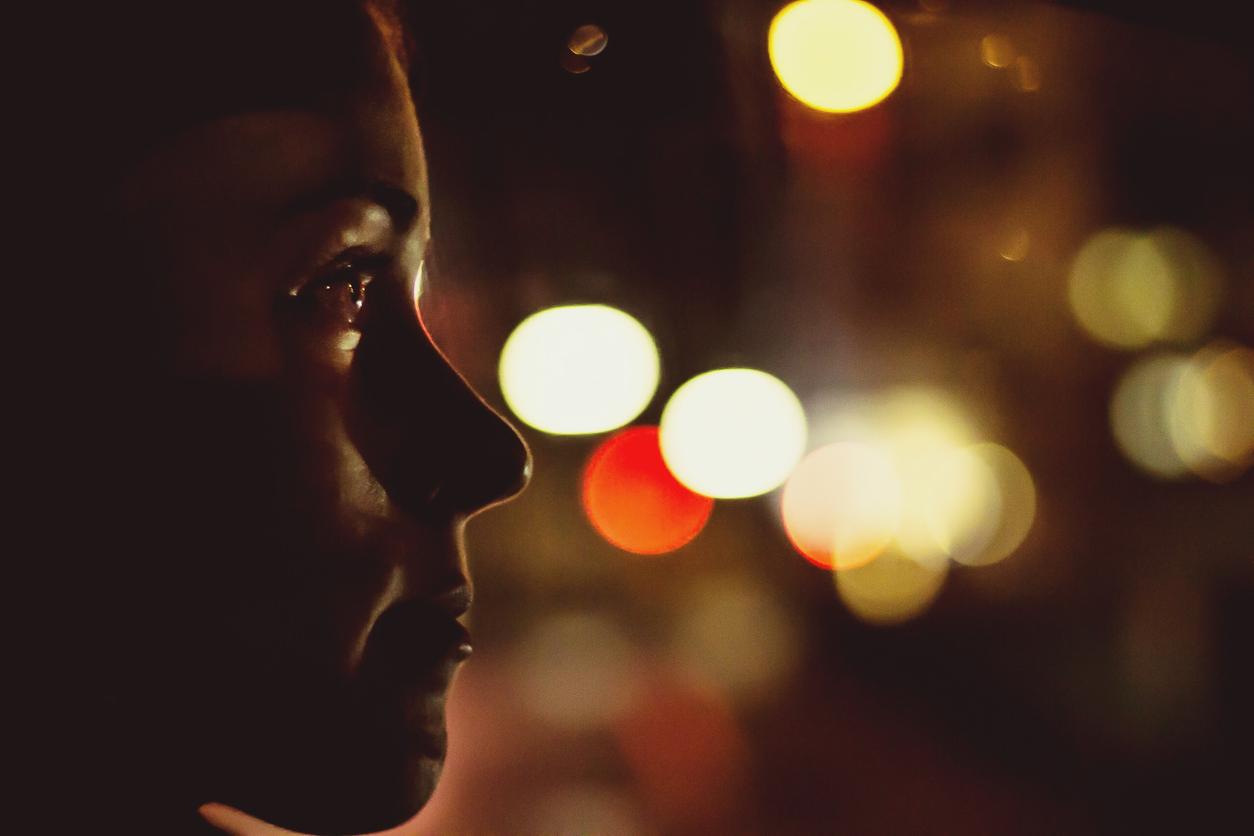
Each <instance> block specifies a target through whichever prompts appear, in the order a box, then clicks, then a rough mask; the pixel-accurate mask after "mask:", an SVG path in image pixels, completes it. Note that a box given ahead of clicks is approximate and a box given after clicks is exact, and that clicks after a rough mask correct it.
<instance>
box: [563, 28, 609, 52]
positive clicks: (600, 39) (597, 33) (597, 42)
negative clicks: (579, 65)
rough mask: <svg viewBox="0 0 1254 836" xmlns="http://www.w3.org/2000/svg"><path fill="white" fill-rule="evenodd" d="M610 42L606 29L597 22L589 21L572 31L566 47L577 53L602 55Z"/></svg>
mask: <svg viewBox="0 0 1254 836" xmlns="http://www.w3.org/2000/svg"><path fill="white" fill-rule="evenodd" d="M608 43H609V38H608V37H607V36H606V34H605V30H604V29H602V28H601V27H600V26H597V25H596V24H595V23H589V24H586V25H584V26H580V27H579V28H578V29H576V30H575V31H574V32H571V33H570V37H569V38H567V39H566V48H567V49H569V50H570V51H571V52H572V53H574V54H575V55H584V56H590V55H600V54H601V53H602V52H604V51H605V46H606V44H608Z"/></svg>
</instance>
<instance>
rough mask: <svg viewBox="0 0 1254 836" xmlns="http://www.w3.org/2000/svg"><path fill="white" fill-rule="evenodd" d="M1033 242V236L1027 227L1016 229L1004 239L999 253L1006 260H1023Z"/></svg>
mask: <svg viewBox="0 0 1254 836" xmlns="http://www.w3.org/2000/svg"><path fill="white" fill-rule="evenodd" d="M1031 244H1032V236H1031V235H1030V234H1029V233H1028V231H1027V230H1026V229H1016V230H1015V231H1014V232H1012V233H1010V234H1009V235H1007V236H1006V239H1005V240H1004V241H1002V244H1001V247H1000V248H999V249H998V251H997V254H998V255H1000V256H1001V257H1002V258H1004V259H1006V261H1022V260H1023V259H1024V257H1025V256H1026V255H1027V254H1028V249H1029V247H1030V246H1031Z"/></svg>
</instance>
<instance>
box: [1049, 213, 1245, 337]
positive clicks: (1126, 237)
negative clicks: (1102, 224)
mask: <svg viewBox="0 0 1254 836" xmlns="http://www.w3.org/2000/svg"><path fill="white" fill-rule="evenodd" d="M1222 290H1223V275H1222V271H1221V268H1220V266H1219V264H1218V262H1217V261H1216V260H1215V258H1214V257H1213V256H1212V255H1211V254H1210V252H1209V250H1208V249H1207V248H1206V246H1205V245H1204V244H1203V243H1202V242H1201V241H1199V240H1198V239H1197V238H1195V237H1194V236H1192V235H1190V234H1189V233H1187V232H1184V231H1183V230H1179V229H1174V228H1171V227H1162V228H1159V229H1155V230H1153V231H1152V232H1150V233H1139V232H1135V231H1132V230H1127V229H1106V230H1103V231H1101V232H1099V233H1097V234H1096V235H1094V236H1093V237H1092V238H1090V239H1089V240H1088V242H1086V243H1085V244H1084V246H1083V247H1082V248H1081V249H1080V251H1079V253H1078V254H1077V255H1076V257H1075V261H1074V262H1073V263H1072V266H1071V275H1070V281H1069V284H1068V296H1069V301H1070V303H1071V310H1072V312H1073V313H1074V314H1075V317H1076V320H1077V321H1078V322H1079V323H1080V325H1081V326H1082V327H1083V328H1084V330H1085V331H1087V332H1088V334H1089V335H1090V336H1091V337H1093V338H1094V339H1095V340H1097V341H1098V342H1100V343H1103V344H1105V345H1108V346H1112V347H1115V348H1123V349H1133V348H1141V347H1144V346H1147V345H1149V344H1150V343H1152V342H1156V341H1161V342H1170V343H1187V342H1190V341H1193V340H1196V339H1198V338H1199V337H1201V336H1202V335H1203V334H1205V332H1206V330H1207V329H1208V328H1209V327H1210V325H1211V322H1212V321H1213V319H1214V316H1215V313H1216V311H1217V310H1218V307H1219V302H1220V299H1221V296H1222Z"/></svg>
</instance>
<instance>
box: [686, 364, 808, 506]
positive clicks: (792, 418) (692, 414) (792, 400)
mask: <svg viewBox="0 0 1254 836" xmlns="http://www.w3.org/2000/svg"><path fill="white" fill-rule="evenodd" d="M805 441H806V418H805V412H804V411H803V410H802V408H801V402H800V401H798V400H797V396H796V395H794V394H793V393H792V390H791V389H789V388H788V387H787V386H786V385H785V384H784V383H783V382H782V381H781V380H779V379H778V378H776V377H772V376H771V375H769V374H767V373H766V372H760V371H756V370H754V369H719V370H717V371H712V372H706V373H705V374H701V375H697V376H696V377H694V378H693V379H691V380H689V381H688V382H687V383H685V384H684V385H683V386H681V387H679V389H678V390H676V392H675V394H674V395H672V396H671V399H670V401H669V402H668V403H667V404H666V408H665V409H664V410H663V412H662V424H661V442H662V456H663V457H664V458H665V460H666V464H667V466H668V467H669V468H670V470H671V472H672V473H674V474H675V476H676V478H678V479H679V481H680V482H682V483H684V484H685V485H687V486H688V487H689V488H691V489H692V490H694V491H696V492H697V493H700V494H704V495H706V496H714V497H722V498H736V497H746V496H757V495H758V494H763V493H766V492H767V491H770V490H774V489H775V488H776V487H778V486H779V485H780V484H781V483H782V482H783V481H784V480H785V479H787V478H788V474H789V473H791V472H792V469H793V467H794V466H795V465H796V464H797V460H798V459H800V458H801V454H802V452H803V451H804V450H805Z"/></svg>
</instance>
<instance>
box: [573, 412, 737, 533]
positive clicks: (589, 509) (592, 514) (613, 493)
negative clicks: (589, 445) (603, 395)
mask: <svg viewBox="0 0 1254 836" xmlns="http://www.w3.org/2000/svg"><path fill="white" fill-rule="evenodd" d="M583 507H584V512H585V513H586V514H587V515H588V519H589V520H590V521H591V522H592V525H593V526H594V527H595V528H596V530H597V531H599V532H600V533H601V536H603V537H604V538H605V539H606V540H609V541H610V542H611V543H613V544H614V545H615V546H618V547H619V548H620V549H625V550H626V551H629V552H635V553H636V554H661V553H662V552H669V551H673V550H675V549H677V548H679V547H680V546H682V545H684V544H685V543H687V542H688V541H689V540H691V539H692V538H693V537H696V536H697V534H698V533H699V532H700V531H701V529H702V528H704V527H705V522H706V520H707V519H709V516H710V510H711V509H712V508H713V507H714V500H712V499H710V498H709V497H707V496H702V495H701V494H698V493H694V492H693V491H690V490H688V488H686V487H684V486H683V485H682V484H680V482H679V480H677V479H676V478H675V477H674V476H673V475H672V474H671V472H670V470H668V469H667V467H666V463H665V462H664V461H663V460H662V448H661V446H660V444H659V443H658V429H657V427H633V428H632V429H629V430H626V431H624V432H621V433H619V434H618V435H616V436H614V437H613V438H610V439H608V440H606V441H605V442H603V443H602V444H601V446H600V447H598V448H597V449H596V451H595V452H594V453H593V454H592V456H591V458H590V459H589V460H588V466H587V468H585V470H584V477H583Z"/></svg>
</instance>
